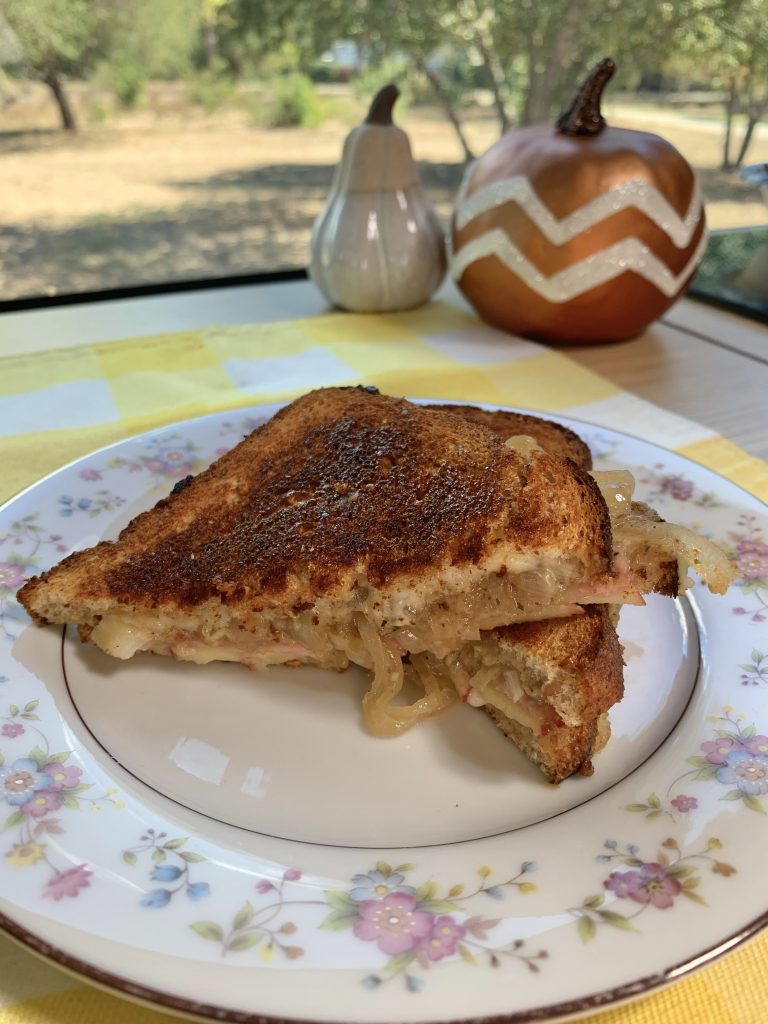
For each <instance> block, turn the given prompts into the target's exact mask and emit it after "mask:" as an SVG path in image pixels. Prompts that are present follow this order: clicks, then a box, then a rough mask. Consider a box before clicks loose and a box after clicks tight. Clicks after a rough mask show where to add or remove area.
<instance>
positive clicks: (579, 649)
mask: <svg viewBox="0 0 768 1024" xmlns="http://www.w3.org/2000/svg"><path fill="white" fill-rule="evenodd" d="M431 408H434V409H435V410H438V411H447V412H452V413H453V414H454V415H460V416H464V417H466V418H468V419H471V420H472V421H473V422H477V423H481V424H484V425H486V426H487V427H488V428H489V429H491V430H493V431H494V432H496V433H497V434H499V436H500V437H502V438H505V439H507V438H511V437H516V436H517V435H519V434H523V435H525V436H526V437H527V438H531V439H533V441H535V442H536V443H537V444H538V445H540V446H541V447H542V448H544V449H545V450H547V451H549V452H550V453H551V454H555V455H557V456H560V457H562V458H565V459H570V460H572V461H573V462H576V463H577V464H578V465H580V466H581V467H582V468H583V469H590V468H591V464H592V459H591V453H590V451H589V448H588V447H587V446H586V444H585V443H584V442H583V440H582V439H581V438H579V437H578V436H577V435H576V434H574V433H573V431H570V430H568V429H567V428H565V427H562V426H560V425H559V424H556V423H553V422H550V421H548V420H544V419H541V418H539V417H536V416H530V415H522V414H519V413H513V412H506V411H498V412H487V411H485V410H480V409H476V408H474V407H472V406H431ZM595 476H596V477H597V480H598V482H599V483H600V485H601V487H602V489H603V491H604V494H605V497H606V500H607V502H608V505H609V508H610V510H611V512H612V527H613V530H612V534H613V543H614V564H615V566H620V567H621V569H620V571H621V572H622V573H623V574H624V576H625V577H626V576H628V575H632V576H633V577H634V586H635V587H638V586H639V587H640V589H641V590H642V591H643V592H646V593H647V592H650V591H656V592H658V593H661V594H666V595H668V596H675V595H677V594H678V593H679V592H680V590H681V589H682V588H683V586H684V581H685V578H686V569H687V562H686V559H685V557H680V556H681V553H682V554H683V556H684V551H683V549H685V548H689V547H690V546H691V545H692V544H693V543H694V540H693V539H692V536H693V535H690V536H688V534H689V531H685V530H682V529H681V528H679V527H675V526H670V525H669V524H664V523H663V521H662V519H661V518H660V517H659V516H658V514H657V513H656V512H655V511H654V510H653V509H651V508H649V507H648V506H647V505H645V504H642V503H640V502H634V501H632V489H633V485H634V481H633V480H632V479H631V477H630V476H629V474H624V473H598V474H595ZM660 529H661V531H662V533H661V536H660V537H659V536H658V534H657V533H656V531H658V530H660ZM701 544H702V545H703V546H704V548H705V549H706V555H707V560H708V566H709V569H710V575H714V576H715V577H716V579H715V583H716V584H721V585H722V583H724V582H725V577H726V576H727V575H729V573H730V568H729V567H728V566H727V563H726V564H724V556H722V554H721V553H720V552H719V551H717V549H714V552H713V551H712V550H710V549H709V548H710V547H711V546H708V542H705V541H701ZM713 560H714V561H713ZM616 574H617V575H618V572H617V573H616ZM720 576H722V577H723V579H720ZM620 607H621V605H620V604H618V603H617V604H612V605H609V604H595V603H593V604H587V605H583V606H582V607H581V608H580V609H579V610H578V614H574V615H570V616H566V617H560V618H550V619H543V620H539V621H537V622H527V623H517V624H512V625H507V626H500V627H497V628H496V629H493V630H485V631H483V632H482V633H481V636H480V639H479V640H477V641H467V642H465V643H464V644H463V645H461V646H460V647H459V648H458V649H457V650H456V651H453V652H451V654H449V655H447V656H445V657H443V658H440V659H437V658H434V657H433V656H431V655H416V656H415V658H413V659H412V660H413V662H414V666H413V671H417V672H420V673H421V676H422V677H426V676H427V675H428V674H432V675H435V676H438V677H440V678H443V679H448V680H450V681H451V683H452V685H453V686H454V687H455V689H456V691H457V693H458V694H459V696H460V698H461V699H462V700H463V701H465V702H466V703H468V704H470V705H473V706H475V707H478V708H482V709H483V710H484V711H485V712H487V713H488V714H489V715H490V717H491V718H492V719H493V720H494V722H495V723H496V725H497V726H498V727H499V728H500V729H501V731H502V732H503V733H504V734H505V735H506V736H507V737H509V739H511V740H512V741H513V743H515V745H516V746H518V747H519V748H520V750H521V751H522V752H523V753H524V754H525V755H526V756H527V757H528V758H529V759H530V760H532V761H533V762H534V763H535V764H537V765H538V766H539V767H540V769H541V771H542V772H543V774H544V775H545V776H546V778H547V779H548V780H549V781H550V782H553V783H559V782H561V781H562V780H563V779H565V778H567V777H568V776H569V775H572V774H573V773H574V772H579V773H581V774H586V775H588V774H591V773H592V757H593V756H594V755H595V754H596V753H598V752H599V751H600V750H601V749H602V748H603V747H604V746H605V743H606V742H607V740H608V738H609V736H610V723H609V720H608V711H609V709H610V708H611V707H613V705H614V704H616V703H618V702H619V701H620V700H621V698H622V697H623V694H624V681H623V667H624V666H623V659H622V647H621V644H620V642H619V639H618V636H617V634H616V629H615V626H616V622H617V620H618V616H619V612H620Z"/></svg>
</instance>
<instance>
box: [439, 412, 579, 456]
mask: <svg viewBox="0 0 768 1024" xmlns="http://www.w3.org/2000/svg"><path fill="white" fill-rule="evenodd" d="M426 408H427V409H434V410H436V411H439V412H450V413H453V414H454V415H455V416H461V417H463V418H464V419H466V420H469V421H470V422H472V423H477V424H479V425H480V426H481V427H487V428H488V430H492V431H493V432H494V434H498V435H499V437H502V438H504V439H505V440H506V439H507V438H508V437H518V436H520V435H521V434H524V435H527V436H528V437H532V438H533V439H534V441H536V442H538V444H540V445H541V447H542V448H543V449H544V450H545V451H547V452H550V453H551V454H552V455H559V456H560V458H563V459H571V460H572V461H573V462H575V463H576V465H577V466H580V467H581V468H582V469H591V468H592V453H591V452H590V450H589V448H588V447H587V445H586V444H585V443H584V441H582V439H581V438H580V437H579V435H578V434H575V433H574V432H573V431H572V430H569V429H568V427H564V426H562V425H561V424H560V423H554V422H553V421H552V420H545V419H542V418H541V417H539V416H531V415H529V414H527V413H521V412H512V411H510V410H506V409H495V410H488V409H478V408H477V406H475V405H427V406H426Z"/></svg>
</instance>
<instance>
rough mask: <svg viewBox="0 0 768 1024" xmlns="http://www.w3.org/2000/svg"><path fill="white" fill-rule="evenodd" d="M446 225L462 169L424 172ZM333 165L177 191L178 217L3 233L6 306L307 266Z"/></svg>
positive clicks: (160, 214)
mask: <svg viewBox="0 0 768 1024" xmlns="http://www.w3.org/2000/svg"><path fill="white" fill-rule="evenodd" d="M420 169H421V173H422V180H423V181H424V185H425V189H426V190H427V193H428V195H429V197H430V199H431V200H432V202H433V204H434V206H435V208H436V210H437V212H438V215H439V216H441V218H442V220H443V221H444V223H447V221H448V218H449V216H450V210H451V207H452V204H453V201H454V198H455V194H456V190H457V188H458V185H459V182H460V180H461V175H462V172H463V165H462V164H431V163H425V164H422V165H421V166H420ZM333 171H334V167H333V165H315V164H307V165H300V164H290V165H280V164H275V165H269V166H266V167H259V168H255V169H254V170H251V171H245V172H237V173H229V174H218V175H213V176H211V177H208V178H204V179H200V180H190V181H188V182H184V183H181V185H179V183H177V182H175V183H174V185H175V187H177V188H181V189H183V190H184V191H185V193H187V195H188V199H187V201H186V202H184V203H183V204H182V205H181V206H179V207H175V208H174V209H172V210H148V211H147V210H142V211H141V212H140V213H135V214H132V213H130V212H126V213H124V214H121V215H120V216H116V217H112V216H103V217H102V216H99V217H92V218H89V219H88V220H87V221H82V222H80V223H78V224H75V225H73V226H71V227H64V228H51V227H48V226H46V225H45V224H44V223H39V222H33V223H30V224H29V225H28V226H24V227H19V226H11V227H8V226H6V227H3V228H0V299H11V298H16V297H19V296H28V295H39V294H53V293H60V294H65V293H68V292H79V291H96V290H99V289H103V288H117V287H123V286H129V285H134V284H145V283H149V282H158V281H172V280H183V279H191V278H210V277H227V276H230V275H234V274H245V273H253V272H257V271H266V270H277V269H284V268H288V267H301V266H304V265H305V264H306V260H307V246H308V243H309V236H310V231H311V228H312V224H313V222H314V220H315V218H316V217H317V215H318V213H319V212H320V211H321V210H322V208H323V205H324V203H325V200H326V198H327V196H328V191H329V189H330V185H331V180H332V178H333Z"/></svg>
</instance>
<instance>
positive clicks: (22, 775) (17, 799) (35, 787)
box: [0, 757, 53, 807]
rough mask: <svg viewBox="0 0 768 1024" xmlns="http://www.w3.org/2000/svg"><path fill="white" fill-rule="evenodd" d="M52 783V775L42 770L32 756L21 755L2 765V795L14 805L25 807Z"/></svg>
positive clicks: (0, 784)
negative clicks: (36, 794) (11, 762)
mask: <svg viewBox="0 0 768 1024" xmlns="http://www.w3.org/2000/svg"><path fill="white" fill-rule="evenodd" d="M52 784H53V779H52V778H51V776H50V775H48V774H46V772H41V771H40V768H39V767H38V764H37V761H33V760H32V758H31V757H19V758H17V759H16V760H15V761H14V762H13V764H8V765H3V766H2V767H0V795H1V796H2V797H4V798H5V800H6V801H7V802H8V803H9V804H11V805H12V806H13V807H23V806H24V804H25V803H27V802H28V801H29V800H31V799H32V797H33V796H34V795H35V793H37V792H38V791H39V790H41V789H46V788H47V787H48V786H50V785H52Z"/></svg>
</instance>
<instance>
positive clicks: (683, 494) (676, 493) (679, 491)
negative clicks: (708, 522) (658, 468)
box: [661, 476, 693, 501]
mask: <svg viewBox="0 0 768 1024" xmlns="http://www.w3.org/2000/svg"><path fill="white" fill-rule="evenodd" d="M661 489H662V491H666V492H667V494H669V495H671V497H673V498H675V500H676V501H688V499H689V498H692V497H693V481H691V480H686V479H685V477H683V476H668V477H666V478H665V480H664V482H663V483H662V485H661Z"/></svg>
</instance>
